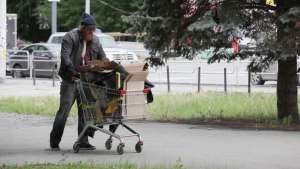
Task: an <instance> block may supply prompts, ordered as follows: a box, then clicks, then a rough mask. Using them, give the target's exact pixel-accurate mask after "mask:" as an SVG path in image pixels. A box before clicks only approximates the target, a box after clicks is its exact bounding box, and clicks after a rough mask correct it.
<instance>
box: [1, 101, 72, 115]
mask: <svg viewBox="0 0 300 169" xmlns="http://www.w3.org/2000/svg"><path fill="white" fill-rule="evenodd" d="M74 105H76V104H74ZM58 106H59V99H58V98H57V97H54V96H38V97H2V98H0V112H14V113H19V114H34V115H46V116H55V113H56V111H57V109H58ZM76 112H77V107H76V106H73V108H72V110H71V112H70V115H71V116H76V114H77V113H76Z"/></svg>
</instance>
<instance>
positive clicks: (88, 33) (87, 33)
mask: <svg viewBox="0 0 300 169" xmlns="http://www.w3.org/2000/svg"><path fill="white" fill-rule="evenodd" d="M95 30H96V28H95V26H85V27H83V29H82V34H83V39H84V40H86V41H91V40H92V39H93V33H94V32H95Z"/></svg>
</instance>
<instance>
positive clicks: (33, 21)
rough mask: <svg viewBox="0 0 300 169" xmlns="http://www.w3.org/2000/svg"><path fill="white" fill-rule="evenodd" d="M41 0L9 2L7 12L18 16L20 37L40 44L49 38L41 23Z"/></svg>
mask: <svg viewBox="0 0 300 169" xmlns="http://www.w3.org/2000/svg"><path fill="white" fill-rule="evenodd" d="M40 2H41V0H9V1H7V12H8V13H17V14H18V22H17V23H18V26H17V28H18V37H20V38H22V39H26V40H29V41H33V42H38V41H40V40H41V39H44V38H45V37H48V34H47V30H46V32H45V29H44V28H43V27H42V25H43V23H41V22H40V19H39V12H38V6H39V4H40Z"/></svg>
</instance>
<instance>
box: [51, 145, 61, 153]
mask: <svg viewBox="0 0 300 169" xmlns="http://www.w3.org/2000/svg"><path fill="white" fill-rule="evenodd" d="M50 149H51V151H59V150H60V148H59V145H58V144H50Z"/></svg>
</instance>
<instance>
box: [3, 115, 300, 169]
mask: <svg viewBox="0 0 300 169" xmlns="http://www.w3.org/2000/svg"><path fill="white" fill-rule="evenodd" d="M52 121H53V119H52V118H49V117H41V116H25V115H17V114H14V113H0V138H1V141H0V165H1V164H24V163H48V162H49V163H68V162H80V161H82V162H92V163H109V162H120V161H121V162H130V163H138V164H141V165H143V164H154V165H155V164H164V165H170V164H176V162H178V161H181V163H182V164H183V165H184V166H185V167H187V168H192V169H193V168H194V169H201V168H207V169H299V168H300V162H299V157H300V134H299V133H298V132H281V131H256V130H233V129H222V128H215V127H209V126H199V125H179V124H168V123H166V124H161V123H137V122H135V123H134V122H131V123H129V124H130V125H131V126H132V127H134V128H135V129H137V130H138V131H140V132H141V133H142V135H143V137H144V141H145V146H144V150H143V152H142V153H141V154H137V153H135V150H134V145H135V142H136V140H135V139H128V140H126V147H125V153H124V154H123V155H118V154H117V153H116V146H117V142H114V144H113V149H112V150H111V151H107V150H105V148H104V141H105V140H106V138H107V136H104V134H102V133H99V132H98V133H96V136H95V138H94V139H92V140H91V143H92V144H93V145H95V146H96V147H97V150H95V151H90V152H89V151H85V152H79V154H74V153H73V152H72V145H73V142H74V140H75V139H76V133H77V132H76V128H77V125H76V119H69V122H68V125H67V127H66V130H65V133H64V136H63V141H62V143H61V148H62V151H61V152H51V151H49V149H48V146H49V132H50V130H51V125H52ZM119 131H120V132H121V133H123V132H124V130H119Z"/></svg>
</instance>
